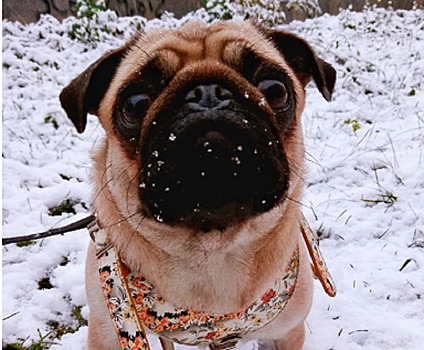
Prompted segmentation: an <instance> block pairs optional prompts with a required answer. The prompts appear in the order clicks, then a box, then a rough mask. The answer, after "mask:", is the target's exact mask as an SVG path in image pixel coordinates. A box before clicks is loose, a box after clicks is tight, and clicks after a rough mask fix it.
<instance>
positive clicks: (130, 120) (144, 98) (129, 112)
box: [122, 94, 152, 127]
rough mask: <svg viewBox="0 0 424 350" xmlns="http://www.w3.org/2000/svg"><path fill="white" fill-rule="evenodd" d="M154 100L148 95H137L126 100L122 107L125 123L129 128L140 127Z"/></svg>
mask: <svg viewBox="0 0 424 350" xmlns="http://www.w3.org/2000/svg"><path fill="white" fill-rule="evenodd" d="M151 103H152V100H151V99H150V97H149V96H148V95H147V94H135V95H131V96H130V97H128V98H127V99H126V101H125V102H124V105H123V107H122V116H123V119H124V120H123V122H124V123H125V124H126V126H128V127H132V126H135V125H139V124H140V122H141V120H142V119H143V118H144V116H145V115H146V112H147V110H148V108H149V107H150V105H151Z"/></svg>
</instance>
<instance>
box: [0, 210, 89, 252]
mask: <svg viewBox="0 0 424 350" xmlns="http://www.w3.org/2000/svg"><path fill="white" fill-rule="evenodd" d="M93 220H94V215H90V216H87V217H86V218H84V219H81V220H78V221H76V222H73V223H72V224H69V225H66V226H63V227H58V228H52V229H50V230H48V231H44V232H39V233H32V234H29V235H25V236H18V237H6V238H3V239H2V245H7V244H11V243H19V242H25V241H33V240H36V239H40V238H46V237H50V236H55V235H63V234H64V233H67V232H71V231H76V230H80V229H82V228H86V227H87V226H88V224H89V223H90V222H92V221H93Z"/></svg>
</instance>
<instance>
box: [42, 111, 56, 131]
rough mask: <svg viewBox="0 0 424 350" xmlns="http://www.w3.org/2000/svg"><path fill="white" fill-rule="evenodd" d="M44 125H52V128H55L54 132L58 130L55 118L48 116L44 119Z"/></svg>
mask: <svg viewBox="0 0 424 350" xmlns="http://www.w3.org/2000/svg"><path fill="white" fill-rule="evenodd" d="M44 123H46V124H49V123H51V124H52V125H53V127H54V128H55V130H57V129H59V124H58V122H57V120H56V118H54V117H53V116H52V115H50V114H49V115H48V116H47V117H45V118H44Z"/></svg>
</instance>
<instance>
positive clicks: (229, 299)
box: [158, 251, 253, 312]
mask: <svg viewBox="0 0 424 350" xmlns="http://www.w3.org/2000/svg"><path fill="white" fill-rule="evenodd" d="M248 260H249V256H248V254H247V252H244V251H242V252H239V253H237V254H236V253H233V254H228V253H199V254H194V255H193V256H191V257H190V258H188V257H186V258H181V257H180V258H173V259H170V260H169V261H168V264H165V266H163V267H162V268H163V273H162V278H161V279H162V281H163V282H164V288H163V290H164V291H166V292H165V293H166V296H165V295H164V296H165V297H166V299H167V300H169V301H170V302H171V303H172V304H174V305H178V306H180V307H183V308H193V309H196V310H207V311H210V312H231V311H234V310H239V309H241V308H243V307H244V306H246V305H244V304H245V303H246V302H247V301H246V299H247V298H248V297H249V295H250V294H251V292H252V288H251V287H252V286H251V281H250V277H249V276H250V275H251V271H250V270H251V267H249V264H248V263H247V261H248ZM166 265H168V266H166ZM158 287H159V286H158ZM159 288H160V287H159ZM247 292H249V293H248V294H249V295H248V294H247ZM252 298H253V296H252ZM206 301H207V302H206Z"/></svg>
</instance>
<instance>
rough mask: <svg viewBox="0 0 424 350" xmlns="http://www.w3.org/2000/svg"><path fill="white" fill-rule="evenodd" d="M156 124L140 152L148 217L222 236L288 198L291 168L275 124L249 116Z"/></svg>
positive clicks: (192, 116)
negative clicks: (224, 232)
mask: <svg viewBox="0 0 424 350" xmlns="http://www.w3.org/2000/svg"><path fill="white" fill-rule="evenodd" d="M169 119H170V120H168V121H162V122H161V119H160V118H158V119H157V124H158V125H157V126H156V128H155V129H156V130H155V133H151V135H150V137H148V138H147V142H146V146H145V148H144V149H145V151H144V152H141V153H142V157H143V158H142V159H141V163H142V164H143V167H142V172H141V174H140V184H141V186H140V193H139V197H140V200H141V203H142V204H143V208H145V209H144V213H143V214H144V215H146V216H147V217H150V218H153V219H155V220H157V221H159V222H163V223H165V224H168V225H171V226H182V227H185V228H189V229H193V230H196V231H202V232H209V231H214V230H219V231H224V230H226V229H227V228H229V227H232V226H234V225H238V224H241V223H243V222H246V221H247V220H249V219H250V218H252V217H255V216H258V215H260V214H262V213H264V212H267V211H269V210H270V209H272V208H273V207H275V206H276V205H278V204H279V203H281V201H282V200H283V198H284V195H285V193H286V191H287V187H288V172H289V171H288V161H287V158H286V156H285V153H284V149H283V146H282V144H281V141H280V140H279V136H278V133H276V132H274V133H273V132H272V125H270V123H269V122H267V121H266V120H264V119H260V118H258V116H255V115H252V114H250V113H249V112H248V111H243V110H242V111H236V112H234V109H231V110H215V111H211V110H208V111H202V112H193V113H189V114H185V115H184V117H179V118H178V115H177V118H175V119H174V120H172V118H169Z"/></svg>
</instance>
